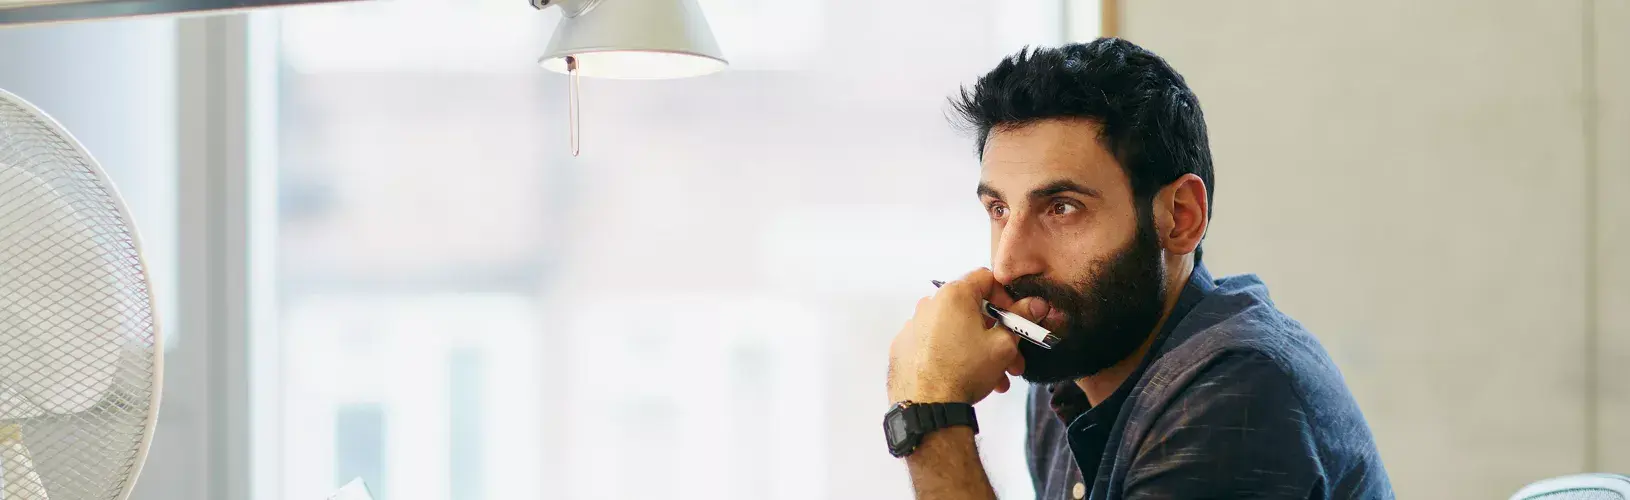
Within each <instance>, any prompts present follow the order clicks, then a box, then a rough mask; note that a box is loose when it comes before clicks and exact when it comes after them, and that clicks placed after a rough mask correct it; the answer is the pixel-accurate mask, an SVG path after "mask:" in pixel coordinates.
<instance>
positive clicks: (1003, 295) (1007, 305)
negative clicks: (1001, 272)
mask: <svg viewBox="0 0 1630 500" xmlns="http://www.w3.org/2000/svg"><path fill="white" fill-rule="evenodd" d="M985 300H988V301H990V303H991V305H993V306H996V307H1000V308H1002V309H1005V310H1009V311H1012V310H1013V302H1014V300H1013V296H1012V295H1008V293H1007V287H1001V286H993V287H991V288H990V293H987V294H985Z"/></svg>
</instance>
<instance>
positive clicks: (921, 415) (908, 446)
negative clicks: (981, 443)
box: [883, 401, 979, 458]
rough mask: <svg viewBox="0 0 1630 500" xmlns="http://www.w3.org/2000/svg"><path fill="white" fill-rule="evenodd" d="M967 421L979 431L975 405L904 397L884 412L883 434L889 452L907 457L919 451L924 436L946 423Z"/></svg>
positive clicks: (944, 425)
mask: <svg viewBox="0 0 1630 500" xmlns="http://www.w3.org/2000/svg"><path fill="white" fill-rule="evenodd" d="M957 425H966V426H968V427H972V428H973V433H974V434H978V433H979V421H978V420H977V419H975V418H974V416H973V405H971V404H967V403H913V402H911V401H901V402H899V403H895V404H894V407H893V408H889V412H888V414H886V415H884V416H883V436H884V437H887V438H888V441H889V454H891V455H894V456H895V458H904V457H906V456H907V455H910V454H911V452H914V451H917V445H919V444H922V442H923V436H926V435H928V433H930V432H934V431H937V430H940V429H944V428H946V427H951V426H957Z"/></svg>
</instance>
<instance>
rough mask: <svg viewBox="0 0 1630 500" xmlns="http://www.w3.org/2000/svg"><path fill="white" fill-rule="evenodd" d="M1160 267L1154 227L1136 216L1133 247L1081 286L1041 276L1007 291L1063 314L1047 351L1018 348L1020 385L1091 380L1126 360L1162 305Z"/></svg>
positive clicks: (1099, 266) (1101, 264)
mask: <svg viewBox="0 0 1630 500" xmlns="http://www.w3.org/2000/svg"><path fill="white" fill-rule="evenodd" d="M1165 270H1166V265H1165V261H1163V260H1162V259H1161V254H1160V238H1159V236H1158V235H1157V234H1156V233H1155V230H1154V221H1153V220H1152V218H1151V217H1149V216H1148V215H1146V214H1142V213H1140V214H1139V216H1138V232H1137V234H1136V235H1134V236H1133V238H1132V242H1131V243H1130V244H1128V245H1127V246H1126V248H1124V249H1122V250H1121V251H1120V252H1118V253H1116V254H1115V255H1114V256H1112V257H1110V258H1109V259H1108V260H1107V261H1102V260H1101V261H1097V262H1094V263H1093V269H1092V271H1091V273H1089V276H1088V278H1087V281H1086V282H1085V283H1080V284H1077V285H1076V286H1074V287H1071V286H1065V285H1063V284H1060V283H1056V282H1052V281H1048V280H1047V279H1046V278H1043V277H1041V276H1035V275H1032V276H1022V277H1020V278H1018V279H1016V280H1014V281H1013V283H1012V284H1010V285H1008V287H1007V289H1008V293H1009V294H1010V295H1012V296H1013V299H1014V300H1018V299H1022V298H1025V297H1041V298H1042V299H1045V300H1047V303H1048V304H1049V305H1051V306H1052V307H1053V308H1055V309H1058V310H1059V311H1061V312H1063V313H1064V314H1065V316H1064V318H1065V319H1064V323H1065V324H1064V325H1062V326H1061V327H1060V328H1059V329H1058V330H1055V331H1054V332H1053V333H1054V335H1058V337H1059V341H1058V343H1057V344H1056V345H1054V346H1053V348H1052V349H1044V348H1042V347H1040V346H1037V345H1034V344H1031V343H1029V342H1023V341H1021V342H1019V353H1020V354H1021V355H1023V356H1024V379H1025V380H1028V381H1030V382H1032V383H1057V382H1063V381H1066V380H1075V379H1079V378H1081V377H1085V376H1089V375H1095V374H1097V373H1098V372H1100V371H1103V370H1104V369H1105V368H1109V367H1110V366H1114V365H1115V363H1119V362H1120V361H1121V360H1124V359H1126V358H1127V357H1128V356H1131V355H1132V352H1133V351H1136V350H1137V349H1138V347H1139V346H1141V345H1143V342H1144V341H1145V340H1148V339H1149V336H1150V335H1153V334H1154V328H1155V324H1156V323H1159V322H1160V315H1161V313H1162V311H1163V309H1164V305H1165V302H1166V300H1165V299H1166V280H1165Z"/></svg>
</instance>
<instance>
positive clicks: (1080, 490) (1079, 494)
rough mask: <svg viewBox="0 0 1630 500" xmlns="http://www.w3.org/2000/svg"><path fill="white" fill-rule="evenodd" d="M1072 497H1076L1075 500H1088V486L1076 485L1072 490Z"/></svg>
mask: <svg viewBox="0 0 1630 500" xmlns="http://www.w3.org/2000/svg"><path fill="white" fill-rule="evenodd" d="M1070 496H1073V497H1075V500H1081V499H1082V498H1086V497H1087V485H1085V484H1082V483H1075V487H1073V488H1070Z"/></svg>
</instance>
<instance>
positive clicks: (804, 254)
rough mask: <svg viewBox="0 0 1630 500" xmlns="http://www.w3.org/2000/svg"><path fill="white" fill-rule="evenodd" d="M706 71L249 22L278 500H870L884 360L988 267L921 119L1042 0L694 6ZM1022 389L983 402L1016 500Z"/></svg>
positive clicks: (535, 40)
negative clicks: (254, 55) (267, 210)
mask: <svg viewBox="0 0 1630 500" xmlns="http://www.w3.org/2000/svg"><path fill="white" fill-rule="evenodd" d="M702 6H703V9H704V10H705V11H706V13H707V16H708V18H709V20H710V22H711V23H712V25H713V28H714V30H715V32H716V33H717V35H718V37H719V39H720V43H721V45H722V46H723V49H724V51H725V52H726V56H727V57H729V58H731V59H732V67H731V69H730V70H727V71H726V72H724V73H721V74H718V75H712V76H708V77H703V78H697V79H690V80H676V81H643V82H625V81H601V80H584V81H583V93H582V110H583V113H584V121H583V137H584V141H583V156H582V157H579V158H573V157H571V156H570V154H569V152H568V150H567V147H568V144H567V139H566V137H567V123H566V90H567V89H566V87H565V84H566V79H565V78H564V77H561V76H560V75H555V74H551V73H546V72H544V71H542V70H541V69H539V68H537V66H536V65H535V64H534V61H535V60H536V57H537V54H538V53H539V52H541V50H542V47H543V46H544V44H545V43H546V42H547V39H548V36H549V33H550V30H551V29H552V27H553V25H554V23H555V21H556V20H557V19H558V13H556V12H553V11H551V12H545V13H539V12H536V11H534V10H532V9H531V8H530V7H529V6H528V5H527V4H526V2H512V1H509V0H479V1H474V2H453V1H449V0H399V1H393V2H367V3H356V4H338V5H327V6H317V7H300V8H293V9H286V10H281V11H277V12H278V14H277V15H278V17H279V18H280V19H279V23H280V25H281V28H280V33H281V42H280V44H279V47H280V55H279V58H280V65H281V77H280V80H279V82H280V83H279V85H280V90H279V91H278V101H279V103H278V107H277V108H278V114H279V121H280V126H279V127H278V128H279V135H280V146H279V155H278V156H279V161H278V166H277V173H278V177H279V179H280V180H279V186H278V190H279V195H278V198H279V215H278V218H277V222H276V223H277V224H278V231H277V232H278V235H279V236H278V240H277V243H276V245H277V252H278V254H279V256H280V257H279V263H278V267H279V268H278V272H277V287H278V295H279V302H280V313H279V314H280V318H279V321H278V322H277V323H278V325H279V326H278V328H279V331H280V333H279V338H280V340H281V342H282V348H281V353H280V354H279V356H280V359H279V360H278V363H279V366H280V372H281V375H280V379H281V380H279V383H278V384H277V386H278V387H280V388H281V401H282V410H281V411H282V412H283V415H282V418H281V424H280V428H279V430H278V435H279V436H281V437H280V438H279V441H280V443H281V451H280V452H279V453H281V457H280V458H279V459H278V460H277V463H280V464H281V466H280V472H279V478H278V484H277V489H278V490H279V491H280V492H281V494H280V495H279V496H280V497H285V498H319V497H321V495H322V494H324V493H327V492H328V491H331V490H332V489H334V488H336V487H338V486H339V485H340V484H343V483H344V482H345V481H348V480H349V479H351V478H352V477H363V478H364V479H366V480H367V481H368V483H369V485H370V486H371V487H372V488H373V490H374V491H375V492H376V493H377V494H378V496H379V498H381V499H382V500H387V499H388V500H403V499H443V498H446V499H466V498H469V499H474V498H585V499H586V498H596V499H600V498H612V499H616V498H630V499H631V498H644V497H649V496H650V495H652V494H659V495H662V496H664V497H669V498H709V499H713V498H741V499H748V498H751V499H761V498H772V499H815V498H896V497H899V496H900V495H901V494H904V493H905V491H906V489H907V488H908V482H907V477H906V474H905V470H904V467H903V466H902V465H900V464H899V463H898V462H897V461H896V460H894V459H893V458H891V457H889V456H888V454H887V452H886V450H885V447H884V442H883V435H882V432H881V429H880V428H879V423H880V422H881V420H880V419H881V418H882V416H883V413H884V411H885V410H886V409H887V404H888V401H886V397H885V393H884V390H883V387H882V381H883V377H884V372H885V369H886V366H885V364H886V363H885V362H886V359H887V348H888V344H889V341H890V339H891V338H892V336H893V335H894V333H895V332H896V330H897V329H898V328H899V326H900V325H901V323H902V322H903V321H904V320H905V319H906V318H907V317H909V315H910V311H911V307H912V305H913V304H914V303H915V300H916V299H917V298H918V297H921V296H923V295H925V294H928V293H931V291H932V286H931V285H929V283H928V281H929V280H930V279H934V278H942V277H947V276H954V275H956V274H959V273H961V272H964V271H966V270H967V269H971V268H973V267H975V266H979V265H984V264H986V263H988V261H989V254H988V252H989V250H988V247H989V243H988V241H987V238H988V235H987V233H986V231H987V229H986V226H985V223H984V222H983V221H984V219H983V215H982V214H981V212H980V209H979V207H978V205H977V203H975V201H974V197H973V195H972V194H971V193H972V186H973V184H974V181H975V179H976V178H977V175H978V171H977V170H978V169H977V164H976V162H975V159H974V157H973V155H972V152H971V148H972V142H971V140H970V139H969V138H967V137H964V136H962V135H960V134H959V133H958V132H957V131H956V130H954V129H953V128H952V127H951V126H950V125H949V124H948V123H947V122H946V120H945V115H944V112H945V109H946V108H945V102H946V101H945V98H946V97H947V96H949V95H951V94H952V93H953V92H955V91H956V90H957V88H958V87H959V85H961V84H964V83H968V82H970V81H971V80H972V79H973V78H974V77H976V76H978V75H979V74H980V73H981V72H983V71H985V70H987V69H988V68H989V67H990V66H991V65H993V64H994V62H995V61H996V58H998V57H999V56H1001V55H1003V54H1006V53H1010V52H1012V51H1014V50H1016V49H1017V48H1018V47H1020V46H1021V45H1024V44H1026V43H1031V44H1034V43H1056V42H1057V41H1058V40H1061V39H1062V38H1063V35H1062V33H1063V27H1062V26H1061V25H1060V23H1059V21H1057V20H1058V19H1059V16H1058V15H1057V13H1058V9H1060V8H1061V7H1060V2H1058V1H1052V2H1045V1H1032V2H1004V3H992V2H975V1H963V2H951V3H946V2H922V1H903V2H868V3H865V4H859V3H855V4H843V3H832V2H762V1H750V0H703V1H702ZM1023 392H1024V391H1023V387H1017V388H1015V390H1014V391H1013V392H1010V393H1009V394H1006V395H999V396H997V397H994V398H992V399H991V400H989V401H987V402H985V403H982V404H981V408H980V412H981V413H980V418H981V421H982V423H983V425H982V426H981V429H982V431H983V433H982V441H981V442H982V447H983V454H984V456H985V460H986V463H987V467H988V468H989V469H990V472H991V475H992V477H993V480H995V481H996V482H997V487H998V490H999V492H1000V493H1002V494H1003V496H1004V497H1011V498H1023V497H1029V496H1032V492H1031V491H1030V481H1029V479H1028V476H1027V475H1026V471H1025V466H1024V460H1023V449H1022V446H1023V435H1024V425H1023V422H1022V418H1023V415H1024V408H1023V399H1024V398H1023Z"/></svg>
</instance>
